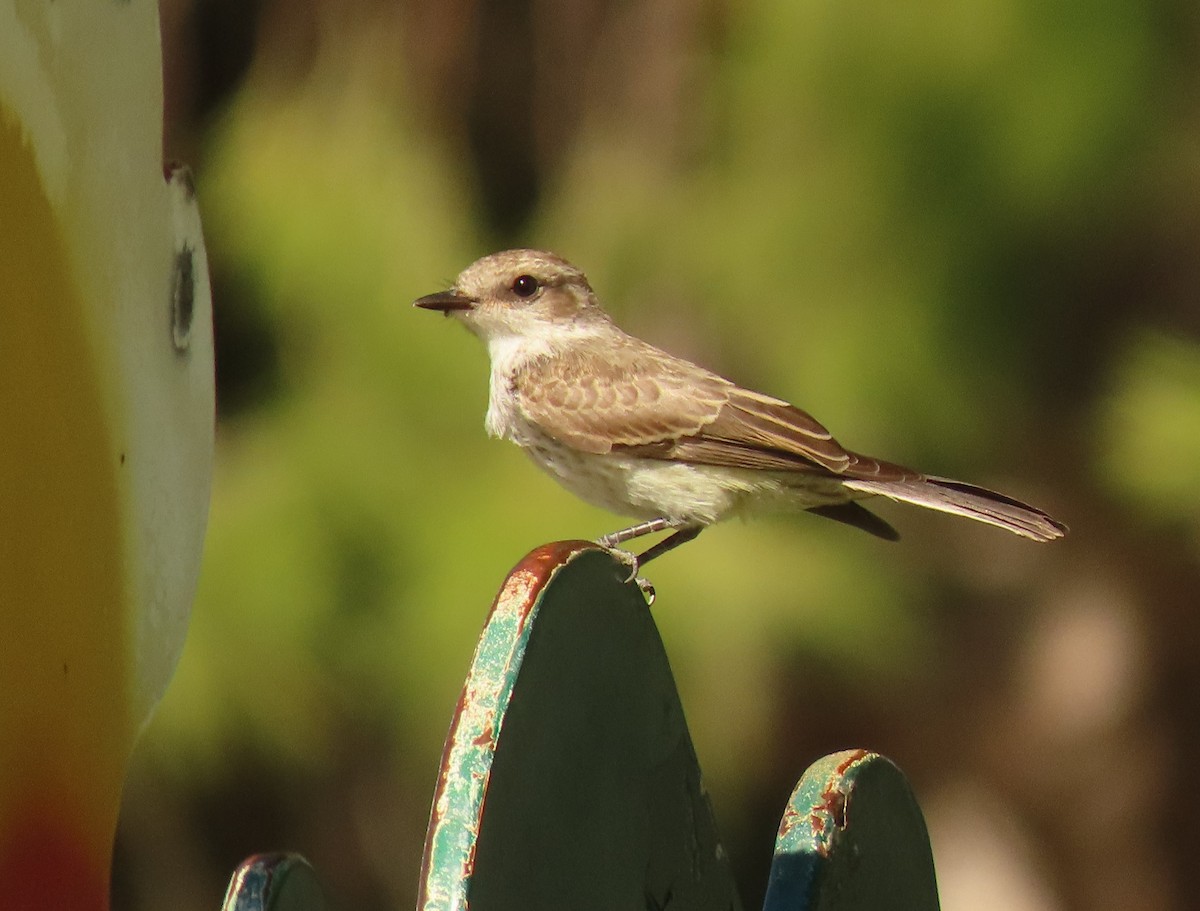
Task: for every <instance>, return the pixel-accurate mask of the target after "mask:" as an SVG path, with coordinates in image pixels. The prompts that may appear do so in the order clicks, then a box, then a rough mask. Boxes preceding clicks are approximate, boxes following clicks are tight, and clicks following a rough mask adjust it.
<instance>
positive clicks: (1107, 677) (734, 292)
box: [115, 0, 1200, 911]
mask: <svg viewBox="0 0 1200 911" xmlns="http://www.w3.org/2000/svg"><path fill="white" fill-rule="evenodd" d="M162 10H163V23H164V54H165V66H166V82H167V92H168V110H167V122H168V135H167V138H166V153H167V156H168V157H171V158H182V159H184V160H188V161H190V162H192V163H193V164H194V166H195V167H196V170H197V173H198V185H199V193H200V198H201V203H202V209H203V213H204V222H205V231H206V235H207V240H208V245H209V253H210V257H211V262H210V266H211V270H212V274H213V280H214V303H215V306H216V313H217V343H218V383H219V398H220V402H221V405H220V422H219V428H218V441H219V450H218V465H217V478H216V486H215V496H214V501H213V507H212V515H211V524H210V533H209V538H208V543H207V549H206V555H205V566H204V574H203V578H202V582H201V589H200V593H199V597H198V600H197V603H196V606H195V611H194V615H193V622H192V629H191V633H190V637H189V640H188V644H187V648H186V651H185V654H184V657H183V661H182V664H181V666H180V668H179V672H178V674H177V676H176V678H175V680H174V682H173V684H172V686H171V688H170V690H169V692H168V695H167V698H166V700H165V701H164V703H163V705H162V707H161V709H160V711H159V712H158V714H157V716H156V718H155V719H154V721H153V723H152V724H151V726H150V728H149V730H148V732H147V734H146V736H145V737H144V739H143V741H142V743H141V745H140V748H139V752H138V756H137V757H136V760H135V766H134V769H133V773H132V775H131V777H130V781H129V785H128V788H127V793H126V799H125V805H124V809H123V820H122V828H121V832H120V837H119V845H118V867H117V881H116V896H115V906H116V907H117V908H118V909H143V908H144V909H151V908H173V909H179V911H191V909H214V908H216V907H217V906H218V905H219V901H220V895H221V891H222V889H223V887H224V883H225V881H226V879H227V877H228V875H229V873H230V872H231V871H232V869H233V867H234V865H235V864H236V863H237V862H238V861H239V860H240V859H242V858H243V857H244V856H246V855H248V854H250V853H252V852H255V851H261V850H268V849H280V848H289V849H295V850H299V851H301V852H303V853H304V854H305V855H306V856H308V857H309V858H310V859H311V860H312V861H313V862H314V863H315V865H316V866H317V868H318V870H319V871H320V872H321V874H322V876H323V878H324V880H325V882H326V884H327V886H328V887H329V890H330V892H331V893H332V894H333V895H334V896H336V897H337V898H338V899H339V901H341V902H342V903H343V905H344V907H347V908H355V909H385V908H387V909H392V908H402V907H407V906H409V905H411V903H412V901H413V900H414V897H415V890H416V879H417V875H418V872H419V864H420V849H421V843H422V839H423V835H424V827H425V823H426V819H427V814H428V808H429V800H430V798H431V795H432V790H433V784H434V779H435V776H436V773H437V763H438V760H439V757H440V750H441V743H442V739H443V737H444V735H445V732H446V728H447V725H448V723H449V720H450V715H451V712H452V710H453V707H454V704H455V701H456V699H457V695H458V689H459V687H460V685H461V682H462V679H463V676H464V674H465V672H466V669H467V665H468V662H469V660H470V656H471V652H472V649H473V647H474V643H475V638H476V636H477V634H478V631H479V629H480V627H481V625H482V623H483V620H484V618H485V615H486V611H487V608H488V606H489V604H490V603H491V599H492V597H493V595H494V593H495V591H496V590H497V588H498V586H499V585H500V583H501V581H502V580H503V578H504V575H505V573H506V572H507V570H508V569H509V568H510V567H511V566H512V565H513V564H515V563H516V562H517V560H518V559H519V558H520V557H521V556H522V555H523V554H524V553H525V552H526V551H528V550H529V549H531V548H533V547H534V546H536V545H538V544H540V543H542V542H545V541H549V540H554V539H558V538H577V537H595V536H597V535H599V534H602V533H604V532H607V531H611V530H613V529H615V528H617V527H619V526H620V525H621V524H622V522H621V519H620V518H618V517H613V516H609V515H605V514H603V513H601V512H599V511H597V510H594V509H592V508H590V507H588V506H585V505H583V504H581V503H578V502H576V501H574V500H573V499H571V498H570V496H569V495H567V494H566V493H564V492H562V491H560V490H559V489H558V488H557V487H555V485H554V484H553V482H552V481H550V480H549V479H548V478H547V477H546V476H544V475H542V474H541V473H540V472H538V471H537V470H536V469H535V468H534V467H533V466H532V465H531V464H529V463H528V462H527V461H526V460H525V458H524V457H523V456H522V455H521V453H520V452H519V451H518V450H517V449H516V448H515V447H512V446H510V445H508V444H503V443H499V442H496V441H491V440H488V439H486V438H485V435H484V432H483V429H482V415H483V411H484V409H485V406H486V383H487V363H486V355H485V353H484V351H483V350H482V348H481V346H480V345H479V344H478V343H477V342H476V341H475V340H474V339H472V338H470V337H469V336H468V335H467V334H466V333H464V332H462V331H461V330H460V329H459V328H458V327H457V326H455V325H453V324H451V323H449V322H446V321H443V320H439V319H436V318H435V317H434V316H432V315H431V314H428V313H424V312H417V311H414V310H412V309H411V308H410V307H409V302H410V301H411V300H412V299H413V298H415V297H417V296H419V295H421V294H425V293H428V292H431V291H435V290H439V289H441V288H444V287H446V286H447V285H448V283H449V282H450V281H451V280H452V279H453V277H454V276H455V275H456V274H457V272H458V271H460V270H461V269H462V268H463V267H465V266H466V265H467V264H468V263H470V262H471V261H472V260H473V259H475V258H476V257H478V256H480V255H482V254H484V253H487V252H491V251H492V250H495V249H500V248H503V247H509V246H518V245H534V246H542V247H546V248H550V249H553V250H555V251H557V252H559V253H561V254H563V255H565V256H566V257H568V258H569V259H571V260H572V261H573V262H575V263H576V264H577V265H579V266H581V267H582V268H583V269H584V270H585V271H587V273H588V275H589V278H590V279H591V281H592V284H593V286H594V287H595V288H596V289H597V291H598V292H599V294H600V296H601V299H602V300H603V301H605V303H606V305H607V307H608V308H609V309H610V311H611V312H613V314H614V315H615V316H616V317H617V319H618V321H619V322H620V323H621V324H622V325H623V326H624V327H625V328H627V329H629V330H630V331H632V332H634V333H636V334H639V335H641V336H643V337H645V338H647V339H650V340H651V341H653V342H655V343H657V344H659V345H661V346H663V347H666V348H668V349H670V350H672V351H674V352H676V353H679V354H682V355H685V356H688V357H691V358H693V359H695V360H698V361H700V362H701V363H704V364H706V365H707V366H710V367H712V368H714V369H716V370H718V371H720V372H723V373H725V374H726V375H728V376H731V377H732V378H734V379H736V380H738V381H740V382H743V383H745V384H748V385H751V386H754V387H757V388H760V389H762V390H764V391H767V392H770V393H773V394H776V395H779V396H782V397H785V398H788V399H791V400H792V401H794V402H796V403H797V404H799V405H801V406H802V407H804V408H805V409H807V410H809V411H811V412H812V413H813V414H814V415H816V416H817V417H818V418H819V419H821V420H822V421H823V422H825V423H826V424H827V425H829V426H830V427H831V429H833V431H834V432H835V433H836V434H837V436H838V437H839V439H841V440H842V441H843V442H844V443H846V444H847V445H849V446H851V447H852V448H855V449H859V450H862V451H866V452H870V453H873V454H878V455H881V456H885V457H887V458H890V459H894V460H896V461H900V462H905V463H908V464H913V465H916V466H918V467H920V468H922V469H925V470H927V471H930V472H932V473H937V474H943V475H949V476H953V477H961V478H963V479H964V480H970V481H974V482H977V483H982V484H986V485H989V486H994V487H999V488H1001V489H1003V490H1005V491H1006V492H1009V493H1012V494H1014V495H1016V496H1020V497H1022V498H1027V499H1029V500H1031V501H1033V502H1035V503H1037V504H1039V505H1041V506H1043V507H1045V508H1046V509H1048V510H1049V511H1050V512H1052V513H1054V514H1055V515H1056V516H1058V517H1059V518H1061V519H1063V520H1065V521H1066V522H1067V523H1068V524H1069V525H1071V527H1072V533H1071V535H1070V537H1069V538H1068V539H1067V540H1066V541H1065V542H1060V543H1057V544H1054V545H1046V546H1037V545H1033V544H1030V543H1028V542H1024V541H1020V540H1017V539H1015V538H1010V537H1009V536H1007V535H1004V534H1003V533H1002V532H999V531H995V530H991V529H987V528H983V527H977V526H975V525H973V524H971V523H965V522H960V521H956V520H953V519H951V518H948V517H944V516H936V515H924V514H922V513H920V512H919V511H917V510H912V509H904V508H894V509H889V508H888V507H887V506H886V505H885V506H884V507H883V508H882V509H881V512H884V514H885V515H886V516H887V517H888V518H889V519H891V520H892V521H893V522H894V523H895V524H896V525H897V526H898V527H899V528H900V529H901V531H902V534H903V540H902V541H901V542H900V543H899V544H896V545H888V544H885V543H882V542H879V541H877V540H874V539H871V538H868V537H867V536H865V535H861V534H860V533H857V532H855V531H853V530H851V529H846V528H843V527H839V526H835V525H834V524H833V523H826V522H821V521H818V520H816V519H813V518H810V517H799V518H796V519H793V520H775V521H772V520H765V521H761V522H756V523H752V524H746V525H737V524H734V525H730V526H723V527H720V528H717V529H713V530H711V531H709V532H707V533H705V535H703V536H702V537H701V538H700V539H699V540H698V541H697V542H695V543H693V544H691V545H689V546H687V547H685V548H683V549H682V550H680V551H678V552H676V553H674V554H672V555H671V556H670V557H669V558H667V559H664V560H663V562H662V563H659V564H655V566H654V572H653V574H652V578H653V580H654V582H655V584H656V586H657V588H658V592H659V599H658V602H657V603H656V604H655V606H654V614H655V617H656V619H657V621H658V623H659V626H660V628H661V630H662V634H663V637H664V640H665V642H666V646H667V650H668V653H669V654H670V655H671V658H672V662H673V665H674V667H675V669H676V674H677V677H678V680H679V683H680V687H681V691H682V695H683V700H684V705H685V707H686V708H687V710H688V713H689V720H690V723H691V726H692V732H693V736H694V739H695V741H696V744H697V749H698V752H699V755H700V758H701V762H702V764H703V765H704V768H705V772H706V776H707V780H708V784H709V787H710V789H711V791H712V794H713V799H714V803H715V806H716V809H717V814H718V817H719V819H720V820H721V823H722V828H723V831H724V832H725V836H726V844H727V847H728V849H729V851H730V853H731V855H732V857H733V860H734V862H735V865H736V868H737V872H738V874H739V876H740V878H741V882H742V885H743V892H744V895H745V898H746V901H747V906H748V907H753V906H755V905H756V904H758V903H760V901H761V894H762V890H763V888H764V886H765V876H766V869H767V865H768V863H769V857H770V849H771V844H772V841H773V837H774V831H775V826H776V823H777V818H778V813H779V812H780V810H781V809H782V806H783V802H784V800H785V799H786V796H787V794H788V792H789V790H790V788H791V786H792V785H793V783H794V782H795V780H796V778H797V777H798V776H799V775H800V773H801V772H802V771H803V769H804V768H805V767H806V766H807V765H808V763H809V762H811V761H812V760H813V759H815V758H816V757H818V756H820V755H822V754H823V753H825V752H828V751H831V750H835V749H842V748H848V747H856V746H865V747H869V748H872V749H876V750H879V751H881V752H884V753H886V754H887V755H889V756H891V757H892V758H893V759H894V760H895V761H897V762H898V763H899V764H900V766H901V767H902V768H903V769H904V770H905V771H906V772H907V774H908V775H909V776H910V778H911V779H912V780H913V783H914V785H915V786H916V788H917V791H918V794H919V795H920V797H921V799H922V803H923V805H924V808H925V810H926V813H927V815H928V818H929V823H930V829H931V833H932V837H933V840H934V849H935V857H936V860H937V863H938V868H939V876H940V880H941V888H942V899H943V907H944V908H945V909H946V911H956V909H960V908H971V909H980V908H984V909H988V908H1005V909H1008V911H1013V909H1018V911H1019V909H1084V908H1088V909H1105V908H1114V909H1115V908H1122V909H1125V908H1128V907H1138V908H1147V909H1167V908H1182V907H1187V906H1188V900H1187V898H1186V896H1187V895H1188V894H1190V893H1191V891H1192V890H1191V888H1190V887H1189V886H1188V885H1187V884H1188V883H1189V882H1190V880H1191V875H1192V874H1191V864H1192V861H1191V858H1192V857H1194V856H1195V854H1196V853H1197V851H1200V830H1198V829H1197V827H1196V824H1195V819H1196V818H1197V815H1198V814H1197V811H1198V810H1200V797H1197V796H1196V794H1197V792H1196V789H1195V787H1194V786H1193V785H1192V783H1191V779H1190V775H1189V772H1190V770H1192V769H1194V768H1196V767H1197V763H1198V761H1200V712H1198V711H1197V706H1198V700H1200V610H1198V608H1200V603H1198V602H1200V561H1198V559H1197V557H1198V555H1200V306H1198V300H1200V53H1198V52H1200V7H1197V6H1196V5H1195V4H1194V3H1188V2H1185V0H1098V2H1097V0H1093V2H1089V3H1083V2H1078V0H1059V2H1055V3H1052V4H1044V3H1034V2H1031V0H977V2H973V3H966V2H964V0H923V2H920V3H916V4H901V5H896V4H890V3H886V2H881V0H866V2H862V3H857V4H838V3H819V2H812V0H801V2H794V0H749V2H739V3H728V2H719V0H703V2H686V0H647V2H644V3H641V4H630V3H619V2H614V0H579V2H574V3H570V4H557V3H552V2H547V0H457V2H454V3H438V2H435V0H408V2H404V3H400V4H394V3H385V2H381V0H356V2H351V0H326V2H322V0H256V2H237V0H207V2H200V0H163V3H162Z"/></svg>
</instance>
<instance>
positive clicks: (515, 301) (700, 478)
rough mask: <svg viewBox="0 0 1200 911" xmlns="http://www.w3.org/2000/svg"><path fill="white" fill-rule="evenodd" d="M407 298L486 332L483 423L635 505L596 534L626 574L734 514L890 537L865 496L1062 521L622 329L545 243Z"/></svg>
mask: <svg viewBox="0 0 1200 911" xmlns="http://www.w3.org/2000/svg"><path fill="white" fill-rule="evenodd" d="M413 303H414V306H416V307H419V308H422V309H425V310H433V311H440V312H442V313H443V314H444V315H445V316H447V317H453V318H456V319H457V320H458V321H459V322H461V323H462V324H463V325H464V326H466V328H467V329H469V330H470V331H471V332H472V333H473V334H474V335H476V336H478V337H479V338H480V339H481V340H482V341H483V342H484V343H485V344H486V345H487V349H488V355H489V359H490V361H491V375H490V383H489V386H490V388H489V397H488V408H487V415H486V418H485V422H484V423H485V428H486V430H487V432H488V433H489V434H490V435H491V436H494V437H500V438H502V439H506V440H510V441H512V442H513V443H515V444H517V445H518V446H519V447H521V449H523V450H524V451H525V452H526V453H527V454H528V455H529V457H530V458H531V459H532V460H533V461H534V463H535V464H537V465H538V466H539V467H540V468H542V469H543V470H545V471H546V472H547V473H548V474H549V475H550V476H551V477H553V478H554V479H555V480H556V481H557V482H558V483H559V484H561V485H562V486H563V487H565V488H566V489H567V490H569V491H571V492H572V493H573V494H575V495H576V496H578V497H580V498H581V499H583V500H585V501H587V502H589V503H592V504H593V505H596V506H600V507H602V508H604V509H607V510H609V511H610V512H613V513H617V514H618V515H623V516H628V517H630V518H634V519H637V520H639V521H638V522H637V523H636V524H634V525H631V526H629V527H626V528H622V529H620V530H618V531H615V532H612V533H610V534H606V535H603V536H602V537H600V538H599V539H597V542H596V543H597V544H599V545H600V546H601V547H603V548H606V549H608V550H610V551H613V552H614V553H616V554H617V555H618V556H621V557H623V558H624V559H625V560H626V561H627V562H629V564H630V567H631V573H630V578H631V579H632V578H633V577H634V576H635V575H636V574H637V572H638V570H639V569H640V567H643V566H645V565H646V564H647V563H649V562H650V561H651V560H653V559H656V558H658V557H660V556H662V555H663V554H664V553H667V552H668V551H670V550H673V549H674V548H676V547H678V546H679V545H681V544H683V543H685V542H687V541H690V540H692V539H694V538H695V537H696V536H697V535H699V534H700V532H701V531H703V530H704V529H705V528H707V527H708V526H710V525H713V524H715V523H717V522H720V521H722V520H724V519H728V518H730V517H733V516H750V515H753V514H756V513H762V512H777V511H789V510H803V511H807V512H810V513H814V514H816V515H818V516H823V517H825V518H829V519H834V520H837V521H839V522H843V523H846V524H848V525H851V526H854V527H856V528H859V529H862V530H864V531H866V532H869V533H871V534H873V535H875V536H876V537H879V538H883V539H886V540H896V539H897V538H898V537H899V535H898V534H897V532H896V530H895V529H894V528H893V527H892V526H891V525H890V524H889V523H888V522H886V521H885V520H884V519H882V518H880V517H879V516H878V515H876V514H875V513H873V512H871V511H870V510H868V509H867V508H866V507H865V506H864V505H863V504H862V502H861V501H863V500H867V499H870V498H872V497H884V498H887V499H891V500H897V501H901V502H904V503H911V504H915V505H917V506H923V507H926V508H929V509H934V510H938V511H940V512H945V513H951V514H954V515H959V516H965V517H967V518H970V519H975V520H977V521H979V522H984V523H987V524H988V525H993V526H996V527H998V528H1002V529H1005V530H1006V531H1009V532H1012V533H1014V534H1016V535H1020V536H1021V537H1023V538H1028V539H1030V540H1033V541H1051V540H1054V539H1056V538H1061V537H1063V535H1065V534H1066V532H1067V527H1066V525H1064V524H1063V523H1061V522H1059V521H1058V520H1056V519H1054V518H1053V517H1051V516H1050V515H1049V514H1048V513H1046V512H1043V511H1042V510H1040V509H1038V508H1036V507H1034V506H1030V505H1029V504H1027V503H1023V502H1021V501H1020V500H1017V499H1015V498H1013V497H1010V496H1006V495H1005V494H1002V493H998V492H996V491H994V490H989V489H987V488H984V487H979V486H976V485H974V484H968V483H965V482H962V481H955V480H951V479H949V478H943V477H938V476H936V475H930V474H924V473H922V472H919V471H916V470H914V469H911V468H906V467H904V466H902V465H898V464H896V463H893V462H888V461H885V460H883V459H879V458H874V457H871V456H866V455H862V454H860V453H857V452H854V451H852V450H849V449H847V448H845V447H844V446H842V444H841V443H839V442H838V441H837V440H836V439H835V438H834V437H833V435H832V434H831V433H830V432H829V431H828V430H826V429H825V427H824V426H823V425H822V424H820V423H819V422H818V421H817V420H816V419H815V418H813V417H812V416H811V415H809V414H808V413H807V412H805V411H802V410H801V409H799V408H797V407H795V406H794V405H792V404H790V403H789V402H787V401H785V400H783V399H779V398H775V397H773V396H770V395H765V394H763V393H760V392H756V391H754V390H752V389H747V388H744V387H742V386H740V385H738V384H737V383H735V382H733V381H732V380H729V379H726V378H725V377H723V376H721V375H719V374H717V373H714V372H713V371H711V370H708V369H706V368H704V367H701V366H699V365H697V364H694V363H692V362H691V361H688V360H685V359H683V358H681V357H676V356H675V355H672V354H669V353H667V352H666V351H663V350H662V349H660V348H657V347H655V346H653V345H651V344H650V343H648V342H645V341H643V340H641V339H639V338H637V337H635V336H633V335H630V334H628V333H626V332H625V331H623V330H622V329H620V328H619V327H618V326H617V324H616V323H615V322H614V321H613V319H612V317H610V316H609V315H608V313H607V312H606V311H605V310H604V309H603V308H602V307H601V305H600V301H599V300H598V298H597V296H596V293H595V292H594V291H593V290H592V287H591V285H590V284H589V283H588V280H587V277H586V276H585V275H584V273H583V272H582V271H580V270H579V269H578V268H576V267H575V266H573V265H571V263H569V262H568V261H567V260H565V259H563V258H562V257H560V256H558V255H556V254H554V253H550V252H547V251H544V250H534V249H515V250H504V251H501V252H499V253H493V254H491V255H489V256H484V257H483V258H481V259H478V260H476V261H475V262H474V263H472V264H471V265H469V266H468V267H467V268H466V269H464V270H463V271H462V272H461V273H460V274H459V276H458V278H457V279H456V280H455V281H454V283H453V285H452V286H451V287H450V288H448V289H447V290H444V291H439V292H436V293H434V294H428V295H425V296H424V297H421V298H418V299H417V300H416V301H414V302H413ZM663 531H670V532H671V534H670V535H669V536H668V537H665V538H664V539H662V540H660V541H659V542H657V543H656V544H654V545H653V546H651V547H649V548H647V549H646V550H644V551H643V552H642V553H641V554H631V553H630V552H628V551H627V550H624V549H622V548H621V547H620V545H623V544H626V543H627V542H629V541H632V540H635V539H637V538H640V537H642V536H644V535H650V534H654V533H657V532H663ZM639 581H641V580H639Z"/></svg>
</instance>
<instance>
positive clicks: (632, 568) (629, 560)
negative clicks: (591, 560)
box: [596, 538, 639, 582]
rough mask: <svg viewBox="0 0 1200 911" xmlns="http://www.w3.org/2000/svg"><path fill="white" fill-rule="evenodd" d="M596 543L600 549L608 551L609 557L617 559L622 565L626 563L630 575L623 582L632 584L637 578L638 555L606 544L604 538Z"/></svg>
mask: <svg viewBox="0 0 1200 911" xmlns="http://www.w3.org/2000/svg"><path fill="white" fill-rule="evenodd" d="M596 543H597V544H598V545H599V546H600V547H603V548H604V549H605V550H606V551H608V554H609V556H611V557H612V558H613V559H615V560H617V561H619V562H621V563H624V564H625V565H626V566H628V567H629V575H628V576H626V577H625V578H624V580H622V581H624V582H632V581H633V580H634V579H635V578H636V577H637V572H638V566H639V560H638V555H637V554H635V553H633V552H631V551H628V550H622V549H621V548H619V547H613V546H612V545H611V544H606V543H604V538H601V539H600V540H598V541H597V542H596Z"/></svg>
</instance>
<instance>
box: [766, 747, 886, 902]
mask: <svg viewBox="0 0 1200 911" xmlns="http://www.w3.org/2000/svg"><path fill="white" fill-rule="evenodd" d="M879 758H880V756H879V754H878V753H872V752H870V751H868V750H844V751H842V752H840V753H830V754H829V755H828V756H825V757H822V758H821V759H818V760H817V761H816V762H814V763H813V764H812V765H811V766H809V767H808V769H807V771H805V773H804V775H803V777H801V779H800V781H799V782H798V783H797V784H796V787H795V789H794V790H793V791H792V795H791V797H790V798H788V802H787V807H786V809H785V810H784V812H783V817H782V818H781V819H780V822H779V834H778V835H777V836H776V838H775V862H774V863H773V864H772V867H771V877H770V880H769V881H768V883H767V901H766V902H765V903H764V905H763V907H764V909H770V908H794V907H808V906H809V905H808V902H809V901H810V900H811V897H812V889H813V887H814V885H815V883H816V879H817V875H818V873H819V872H820V868H821V865H822V863H823V862H824V861H825V859H826V858H827V857H829V854H830V852H831V851H832V850H833V848H834V847H835V845H836V844H837V839H838V837H839V836H840V834H841V832H842V831H843V830H845V828H846V824H847V810H848V800H847V798H848V797H849V794H850V791H851V790H852V789H853V787H854V779H855V777H856V773H857V771H858V770H859V769H861V768H863V767H865V766H866V765H867V764H869V763H871V762H873V761H874V760H876V759H879ZM785 896H786V897H785ZM801 896H803V898H801Z"/></svg>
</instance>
